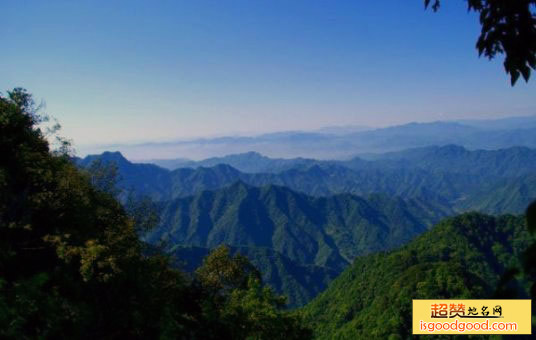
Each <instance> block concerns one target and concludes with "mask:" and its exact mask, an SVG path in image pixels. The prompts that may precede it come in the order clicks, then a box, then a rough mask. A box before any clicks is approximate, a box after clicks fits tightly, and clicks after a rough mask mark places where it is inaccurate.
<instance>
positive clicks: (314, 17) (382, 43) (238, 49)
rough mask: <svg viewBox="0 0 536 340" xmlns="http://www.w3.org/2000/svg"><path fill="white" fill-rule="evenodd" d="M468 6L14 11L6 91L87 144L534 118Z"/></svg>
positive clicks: (203, 5)
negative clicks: (483, 50) (484, 43)
mask: <svg viewBox="0 0 536 340" xmlns="http://www.w3.org/2000/svg"><path fill="white" fill-rule="evenodd" d="M478 32H479V25H478V21H477V17H476V16H475V15H474V14H473V13H468V12H467V10H466V8H465V1H462V0H455V1H445V2H444V6H443V8H442V10H441V11H440V12H439V13H433V12H431V11H424V9H423V4H422V1H421V0H404V1H402V0H392V1H391V0H385V1H315V0H306V1H299V0H293V1H288V0H286V1H284V0H282V1H278V0H271V1H262V0H258V1H245V0H244V1H222V0H219V1H202V0H196V1H122V2H120V1H9V2H4V3H3V4H2V20H0V39H1V41H2V53H0V89H1V90H2V91H5V90H7V89H10V88H13V87H15V86H22V87H25V88H27V89H28V90H29V91H30V92H32V93H34V95H35V96H36V97H37V99H43V100H45V101H46V104H47V111H48V112H49V113H50V114H52V115H53V116H55V117H56V118H57V119H58V120H59V121H60V123H61V124H62V125H63V134H64V135H65V136H67V137H69V138H72V139H74V141H75V143H76V145H90V144H96V143H98V144H106V143H129V142H142V141H162V140H174V139H184V138H192V137H197V136H214V135H227V134H257V133H261V132H269V131H277V130H296V129H305V130H310V129H316V128H319V127H322V126H330V125H348V124H352V125H369V126H385V125H391V124H399V123H404V122H409V121H434V120H448V119H457V118H468V117H471V118H492V117H504V116H514V115H528V114H536V96H534V93H535V89H536V83H535V81H534V80H533V81H532V82H531V83H528V84H525V83H524V82H523V81H520V82H518V85H516V87H514V88H512V87H511V86H510V85H509V78H508V77H507V75H506V74H505V73H504V71H503V67H502V58H499V59H498V60H495V61H492V62H489V61H487V60H486V59H482V58H480V59H479V58H478V55H477V52H476V50H475V48H474V45H475V41H476V38H477V36H478Z"/></svg>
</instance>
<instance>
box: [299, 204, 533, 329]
mask: <svg viewBox="0 0 536 340" xmlns="http://www.w3.org/2000/svg"><path fill="white" fill-rule="evenodd" d="M531 241H534V237H531V236H530V235H529V233H528V232H527V230H526V226H525V223H524V218H523V217H514V216H502V217H497V218H495V217H490V216H486V215H480V214H476V213H471V214H464V215H460V216H457V217H454V218H450V219H446V220H444V221H442V222H441V223H439V224H438V225H437V226H435V227H434V228H433V229H432V230H430V231H428V232H426V233H425V234H423V235H421V236H420V237H418V238H417V239H415V240H414V241H412V242H411V243H409V244H408V245H406V246H404V247H402V248H400V249H398V250H395V251H392V252H389V253H379V254H375V255H370V256H366V257H360V258H357V259H356V261H355V262H354V263H353V265H352V266H351V267H350V268H348V269H347V270H346V271H345V272H344V273H343V274H341V275H340V276H339V277H338V278H337V279H335V281H333V282H332V284H331V285H330V286H329V288H328V289H327V290H326V291H325V292H324V293H322V294H321V295H319V296H318V297H317V298H316V299H315V300H313V301H312V302H311V303H310V304H309V305H307V306H306V307H305V309H304V312H305V315H306V317H307V318H308V320H309V321H310V322H312V323H313V324H314V325H315V333H316V336H317V337H318V338H345V339H346V338H362V337H365V335H366V336H367V337H370V338H378V339H385V338H388V337H389V336H391V335H393V336H394V335H397V336H400V337H401V338H411V300H412V299H438V298H471V299H477V298H492V297H494V296H496V295H495V294H496V287H497V286H498V284H499V279H500V277H501V275H502V274H503V273H504V272H505V271H507V269H508V268H512V267H516V266H519V265H520V257H521V254H522V252H523V250H524V249H526V248H527V246H528V245H529V244H530V242H531ZM529 285H530V281H528V280H527V277H526V276H519V275H518V276H516V278H515V280H514V281H512V282H510V289H511V290H513V291H515V292H517V294H518V296H525V297H526V296H527V294H528V286H529Z"/></svg>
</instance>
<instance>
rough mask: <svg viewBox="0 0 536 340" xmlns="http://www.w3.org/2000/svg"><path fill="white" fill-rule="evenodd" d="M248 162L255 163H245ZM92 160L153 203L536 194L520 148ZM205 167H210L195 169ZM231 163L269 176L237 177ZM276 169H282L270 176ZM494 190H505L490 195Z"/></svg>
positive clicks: (449, 207)
mask: <svg viewBox="0 0 536 340" xmlns="http://www.w3.org/2000/svg"><path fill="white" fill-rule="evenodd" d="M250 159H254V160H260V163H259V164H258V165H257V166H256V167H255V166H245V165H244V164H246V163H247V161H248V160H250ZM95 160H101V161H102V163H106V164H109V163H112V162H113V163H115V164H116V165H117V166H118V170H119V175H120V179H121V180H120V181H119V187H120V188H122V189H123V190H124V191H125V192H128V191H130V192H134V193H135V194H136V195H138V196H149V197H151V198H152V199H153V200H157V201H168V200H172V199H175V198H181V197H187V196H192V195H195V194H197V193H199V192H200V191H204V190H217V189H221V188H223V187H226V186H230V185H232V184H233V183H236V182H237V181H242V182H244V183H247V184H249V185H253V186H266V185H279V186H285V187H288V188H290V189H292V190H294V191H298V192H302V193H306V194H308V195H314V196H330V195H336V194H342V193H351V194H355V195H360V196H368V195H370V194H374V193H382V194H386V195H390V196H400V197H402V198H404V199H416V200H419V201H422V202H429V203H430V204H431V205H433V206H434V208H435V209H440V210H442V211H443V212H444V213H445V214H448V215H452V214H454V212H456V213H461V212H466V211H472V210H478V211H481V212H485V213H491V214H502V213H522V212H523V211H524V209H525V208H526V206H527V205H528V204H529V203H530V202H531V201H532V200H533V199H534V197H536V182H534V180H533V179H532V178H533V177H534V174H535V173H536V150H534V149H529V148H525V147H512V148H508V149H502V150H475V151H469V150H466V149H464V148H462V147H459V146H455V145H447V146H442V147H426V148H419V149H410V150H406V151H402V152H395V153H388V154H384V155H380V156H376V159H375V160H370V161H366V160H363V159H360V158H354V159H352V160H349V161H316V160H311V159H300V158H298V159H290V160H282V159H270V158H266V157H262V156H260V155H258V154H251V153H247V154H242V155H232V156H228V157H224V158H217V159H208V160H206V161H202V162H198V163H196V164H195V165H192V164H190V166H193V167H195V168H182V169H177V170H174V171H169V170H166V169H163V168H159V167H157V166H154V165H151V164H134V163H130V162H129V161H128V160H126V159H125V158H124V157H123V156H122V155H121V154H120V153H110V152H107V153H103V154H102V155H100V156H88V157H86V158H84V159H83V160H78V164H79V165H81V166H82V167H89V166H90V165H91V164H92V162H93V161H95ZM216 162H227V163H225V164H215V163H216ZM200 165H201V166H200ZM205 165H210V166H212V167H210V168H205V167H202V166H205ZM230 165H232V166H239V167H240V169H243V170H247V171H251V170H255V169H257V170H259V169H271V170H272V172H270V173H262V172H260V173H244V172H241V171H239V170H237V169H235V168H233V167H232V166H230ZM278 169H279V170H281V171H280V172H276V171H277V170H278ZM521 187H522V188H521ZM500 192H506V193H505V194H504V195H500V196H497V195H498V194H499V193H500ZM123 196H124V195H123Z"/></svg>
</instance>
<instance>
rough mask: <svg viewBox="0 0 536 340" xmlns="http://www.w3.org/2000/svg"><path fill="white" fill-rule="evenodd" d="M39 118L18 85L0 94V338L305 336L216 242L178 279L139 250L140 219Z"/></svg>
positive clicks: (105, 178) (161, 261) (106, 176)
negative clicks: (56, 144)
mask: <svg viewBox="0 0 536 340" xmlns="http://www.w3.org/2000/svg"><path fill="white" fill-rule="evenodd" d="M41 121H42V119H41V118H40V116H39V115H38V114H37V113H36V111H35V107H34V105H33V101H32V98H31V96H30V95H28V94H27V93H26V92H25V91H24V90H21V89H15V90H14V91H12V92H8V96H7V97H0V152H1V153H2V158H1V160H0V338H7V339H34V338H43V339H45V338H53V339H57V338H69V339H72V338H90V339H95V338H98V339H101V338H104V339H125V338H128V339H147V338H163V339H175V338H185V339H186V338H187V339H191V338H199V339H201V338H202V339H222V338H235V339H246V338H276V339H281V338H289V339H293V338H294V339H296V338H307V337H308V334H309V331H308V330H307V329H306V328H304V327H303V326H301V324H300V318H299V317H298V316H296V315H290V314H288V313H286V312H282V311H281V304H282V302H283V300H282V298H280V297H278V296H275V295H274V294H273V293H272V291H271V290H270V289H269V288H266V287H263V285H262V282H261V280H260V279H259V277H258V275H254V273H255V271H254V270H253V269H251V268H252V267H251V265H250V264H249V263H248V262H247V261H246V260H245V259H244V258H236V257H234V258H231V257H230V256H228V254H227V253H226V251H225V250H222V249H219V250H217V251H216V253H215V255H211V256H209V258H208V259H207V260H206V262H205V264H204V265H203V266H202V267H201V268H200V269H199V271H198V273H199V274H198V275H196V276H195V277H194V278H193V280H190V279H188V278H187V277H186V276H185V275H183V274H182V273H181V272H179V271H177V270H174V269H170V266H169V260H168V258H166V257H163V256H159V255H154V256H146V255H144V253H146V252H147V249H146V247H145V245H144V244H143V243H142V242H141V241H140V240H139V238H138V234H137V232H139V231H140V230H142V229H144V228H145V227H146V226H147V223H150V222H148V221H150V219H147V218H145V219H143V218H142V219H140V218H138V217H139V216H140V215H139V214H138V215H135V216H133V217H129V216H128V214H127V213H126V211H125V209H124V208H123V207H122V205H121V204H120V203H118V202H117V201H116V200H115V199H114V197H113V196H112V194H113V190H112V192H109V191H110V190H108V189H111V188H112V187H111V186H110V185H109V184H110V183H111V182H110V179H111V178H113V176H112V175H113V173H108V172H106V171H104V172H100V173H96V174H95V173H94V174H91V175H90V174H89V173H85V172H81V171H79V170H78V169H77V168H76V167H75V166H74V165H73V164H72V162H71V160H70V157H69V155H68V154H66V153H65V152H66V151H68V144H66V143H63V144H61V149H60V150H59V151H57V152H50V150H49V144H48V142H47V141H46V140H45V138H44V132H43V131H42V130H41V129H40V128H39V123H40V122H41ZM93 184H96V185H97V186H98V187H95V186H94V185H93ZM138 207H142V205H139V206H138ZM134 211H138V212H139V211H140V210H134ZM214 257H217V259H218V261H216V262H218V263H219V264H220V265H221V266H219V267H218V266H217V268H215V267H214V265H213V261H212V259H213V258H214ZM245 268H248V270H247V271H246V270H245ZM221 271H223V272H224V273H230V275H231V276H230V277H231V280H229V276H228V275H227V274H226V275H224V276H223V277H222V278H221V279H220V278H218V277H216V278H213V276H214V275H217V274H218V273H220V272H221ZM250 274H251V275H250ZM234 278H239V280H234ZM246 278H247V280H246ZM219 280H221V281H219ZM220 283H221V284H223V285H224V287H226V289H224V290H222V289H217V287H219V286H218V285H219V284H220Z"/></svg>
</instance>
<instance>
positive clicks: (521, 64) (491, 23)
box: [424, 0, 536, 85]
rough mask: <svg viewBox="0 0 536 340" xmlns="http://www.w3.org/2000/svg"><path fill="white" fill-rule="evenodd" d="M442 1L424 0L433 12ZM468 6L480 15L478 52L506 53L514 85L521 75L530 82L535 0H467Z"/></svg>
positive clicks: (534, 65) (535, 59)
mask: <svg viewBox="0 0 536 340" xmlns="http://www.w3.org/2000/svg"><path fill="white" fill-rule="evenodd" d="M440 3H441V1H440V0H424V4H425V6H426V7H429V6H430V5H431V7H432V9H433V10H434V11H437V10H438V9H439V7H440ZM467 6H468V9H469V11H474V12H477V13H479V15H480V25H481V27H482V30H481V32H480V36H479V37H478V40H477V42H476V48H477V49H478V53H479V54H480V55H484V56H486V57H487V58H489V59H493V58H494V57H495V56H497V55H498V54H504V56H505V58H504V68H505V70H506V73H508V74H510V79H511V82H512V85H515V83H516V81H517V80H518V78H519V76H520V75H521V76H523V78H524V79H525V81H528V80H529V78H530V74H531V70H534V69H536V15H535V9H536V0H467Z"/></svg>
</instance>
